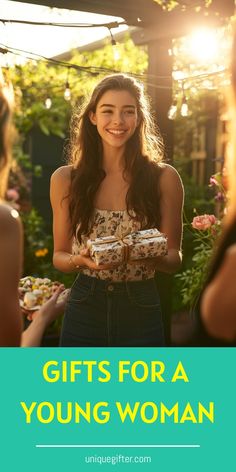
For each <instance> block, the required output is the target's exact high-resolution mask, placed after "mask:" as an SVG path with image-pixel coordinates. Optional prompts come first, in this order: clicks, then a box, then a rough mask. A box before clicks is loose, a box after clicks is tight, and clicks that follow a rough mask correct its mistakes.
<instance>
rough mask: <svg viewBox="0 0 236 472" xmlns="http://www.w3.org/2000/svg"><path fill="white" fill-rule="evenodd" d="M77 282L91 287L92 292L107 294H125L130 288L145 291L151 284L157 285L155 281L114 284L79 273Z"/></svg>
mask: <svg viewBox="0 0 236 472" xmlns="http://www.w3.org/2000/svg"><path fill="white" fill-rule="evenodd" d="M76 281H78V282H81V283H84V284H86V285H87V286H89V287H91V288H92V290H102V291H105V292H125V291H126V290H127V288H128V287H133V288H137V289H141V290H142V289H144V288H145V287H147V286H150V284H153V283H155V281H154V279H153V278H151V279H145V280H128V281H122V282H113V281H112V280H104V279H98V278H97V277H90V276H89V275H85V274H83V273H81V272H80V273H79V274H78V276H77V278H76Z"/></svg>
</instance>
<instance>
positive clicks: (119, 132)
mask: <svg viewBox="0 0 236 472" xmlns="http://www.w3.org/2000/svg"><path fill="white" fill-rule="evenodd" d="M107 132H108V133H110V134H112V135H113V136H122V135H123V134H124V133H125V132H126V130H125V129H107Z"/></svg>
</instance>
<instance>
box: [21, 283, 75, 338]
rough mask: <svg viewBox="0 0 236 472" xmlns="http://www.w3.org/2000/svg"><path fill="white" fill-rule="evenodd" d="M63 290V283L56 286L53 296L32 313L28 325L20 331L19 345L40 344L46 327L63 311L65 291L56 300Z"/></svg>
mask: <svg viewBox="0 0 236 472" xmlns="http://www.w3.org/2000/svg"><path fill="white" fill-rule="evenodd" d="M63 290H64V286H63V285H61V286H60V287H58V289H57V290H56V292H55V293H54V294H53V296H52V297H51V298H50V299H49V300H48V301H47V302H46V303H44V305H43V306H42V307H41V308H40V309H39V310H38V311H37V312H35V313H34V314H33V319H32V321H31V323H30V325H29V326H28V328H27V329H26V330H25V331H24V332H23V333H22V338H21V347H37V346H40V344H41V341H42V337H43V334H44V332H45V330H46V328H47V327H48V326H49V325H50V324H51V323H52V322H53V321H54V320H55V319H56V318H58V316H60V315H61V314H62V313H63V311H64V308H65V304H66V298H67V296H66V293H65V294H63V295H64V296H63V298H62V300H60V301H58V297H59V296H60V295H61V293H62V291H63ZM67 293H68V291H67Z"/></svg>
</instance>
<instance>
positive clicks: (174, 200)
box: [155, 165, 184, 274]
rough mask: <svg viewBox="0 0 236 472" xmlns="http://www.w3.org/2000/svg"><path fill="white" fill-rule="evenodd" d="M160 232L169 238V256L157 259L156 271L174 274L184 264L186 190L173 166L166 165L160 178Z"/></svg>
mask: <svg viewBox="0 0 236 472" xmlns="http://www.w3.org/2000/svg"><path fill="white" fill-rule="evenodd" d="M159 185H160V193H161V202H160V213H161V225H160V228H158V229H160V231H161V232H162V233H164V234H166V236H167V238H168V254H167V255H166V256H161V257H158V258H157V259H156V261H157V263H156V266H155V267H156V270H157V271H159V272H166V273H169V274H171V273H174V272H176V271H177V270H178V269H179V268H180V266H181V262H182V253H181V244H182V232H183V225H182V213H183V199H184V190H183V184H182V181H181V179H180V176H179V174H178V172H177V171H176V170H175V169H174V168H173V167H171V166H169V165H165V166H164V168H163V169H162V172H161V176H160V181H159Z"/></svg>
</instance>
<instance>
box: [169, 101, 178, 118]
mask: <svg viewBox="0 0 236 472" xmlns="http://www.w3.org/2000/svg"><path fill="white" fill-rule="evenodd" d="M176 115H177V100H176V99H175V100H173V103H172V104H171V106H170V108H169V110H168V113H167V116H168V118H169V120H174V119H175V118H176Z"/></svg>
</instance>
